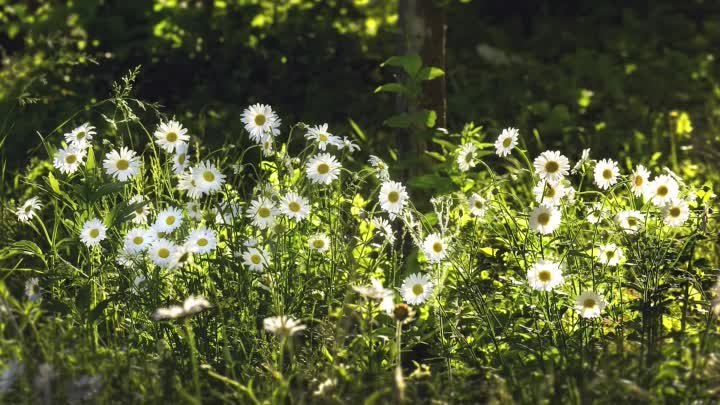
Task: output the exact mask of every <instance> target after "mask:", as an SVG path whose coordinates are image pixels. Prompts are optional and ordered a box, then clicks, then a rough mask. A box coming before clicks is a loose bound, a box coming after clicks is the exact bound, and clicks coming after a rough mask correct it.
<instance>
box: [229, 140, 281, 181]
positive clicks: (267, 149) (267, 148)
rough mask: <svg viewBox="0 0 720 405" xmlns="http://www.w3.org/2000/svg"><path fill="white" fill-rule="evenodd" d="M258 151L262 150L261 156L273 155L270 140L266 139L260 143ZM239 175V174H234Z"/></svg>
mask: <svg viewBox="0 0 720 405" xmlns="http://www.w3.org/2000/svg"><path fill="white" fill-rule="evenodd" d="M260 149H261V150H262V154H263V156H265V157H270V156H272V154H273V141H272V138H266V139H265V140H264V141H262V143H261V144H260ZM235 174H240V173H237V172H236V173H235Z"/></svg>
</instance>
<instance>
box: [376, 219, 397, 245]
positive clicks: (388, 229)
mask: <svg viewBox="0 0 720 405" xmlns="http://www.w3.org/2000/svg"><path fill="white" fill-rule="evenodd" d="M370 222H371V223H372V224H373V226H374V227H375V230H376V231H377V234H378V235H380V236H381V237H382V238H383V239H385V241H386V242H387V243H388V244H390V245H392V244H394V243H395V233H394V232H393V229H392V226H391V225H390V222H388V221H387V220H386V219H385V218H379V217H375V218H373V219H372V220H371V221H370Z"/></svg>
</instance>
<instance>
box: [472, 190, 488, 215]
mask: <svg viewBox="0 0 720 405" xmlns="http://www.w3.org/2000/svg"><path fill="white" fill-rule="evenodd" d="M468 206H469V207H470V213H471V214H472V215H474V216H476V217H482V216H484V215H485V213H486V212H487V200H486V199H485V198H484V197H482V196H481V195H480V194H478V193H473V194H472V195H471V196H470V198H468Z"/></svg>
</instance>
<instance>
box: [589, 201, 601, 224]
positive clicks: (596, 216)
mask: <svg viewBox="0 0 720 405" xmlns="http://www.w3.org/2000/svg"><path fill="white" fill-rule="evenodd" d="M603 216H605V211H603V204H602V203H600V202H595V203H592V205H590V206H589V207H588V208H587V214H586V216H585V219H586V220H587V221H588V222H589V223H591V224H593V225H594V224H597V223H599V222H600V221H602V219H603Z"/></svg>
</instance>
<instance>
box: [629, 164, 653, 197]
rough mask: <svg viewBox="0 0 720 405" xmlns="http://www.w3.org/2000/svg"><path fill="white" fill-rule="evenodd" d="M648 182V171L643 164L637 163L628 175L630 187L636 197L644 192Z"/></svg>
mask: <svg viewBox="0 0 720 405" xmlns="http://www.w3.org/2000/svg"><path fill="white" fill-rule="evenodd" d="M649 182H650V172H649V171H648V170H647V169H646V168H645V166H643V165H637V166H636V167H635V171H634V172H633V173H632V174H631V175H630V189H631V190H632V192H633V194H635V196H636V197H640V196H642V195H643V194H645V188H647V186H648V183H649Z"/></svg>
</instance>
